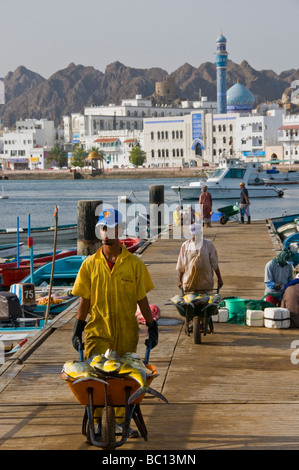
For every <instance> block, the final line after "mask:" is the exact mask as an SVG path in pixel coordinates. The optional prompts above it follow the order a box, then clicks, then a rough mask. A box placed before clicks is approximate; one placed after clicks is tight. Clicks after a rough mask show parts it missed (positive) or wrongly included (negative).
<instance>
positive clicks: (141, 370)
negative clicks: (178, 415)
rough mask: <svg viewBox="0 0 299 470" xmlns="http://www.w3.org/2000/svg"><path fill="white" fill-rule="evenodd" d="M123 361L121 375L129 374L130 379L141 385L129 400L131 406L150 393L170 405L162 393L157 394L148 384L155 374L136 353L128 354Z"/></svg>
mask: <svg viewBox="0 0 299 470" xmlns="http://www.w3.org/2000/svg"><path fill="white" fill-rule="evenodd" d="M121 361H122V362H123V365H122V367H121V369H120V374H121V373H127V374H128V376H129V377H132V378H133V379H135V380H136V381H137V382H138V383H139V384H140V387H139V388H138V389H137V390H136V392H134V393H133V394H132V395H131V396H130V398H129V400H128V404H129V405H130V404H131V403H132V402H133V401H135V400H137V398H139V397H140V396H142V395H144V394H145V393H149V394H150V395H153V396H155V397H157V398H160V399H161V400H163V401H165V402H166V403H168V401H167V399H166V398H165V397H164V396H163V395H162V394H161V393H159V392H157V390H155V389H153V388H152V387H150V386H149V385H148V384H147V377H150V376H151V375H153V374H152V372H151V371H150V370H149V369H148V368H147V367H145V365H144V363H143V362H142V360H141V359H140V357H139V356H138V355H137V354H136V353H126V354H125V355H124V356H123V357H122V358H121Z"/></svg>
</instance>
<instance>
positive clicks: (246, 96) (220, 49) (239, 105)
mask: <svg viewBox="0 0 299 470" xmlns="http://www.w3.org/2000/svg"><path fill="white" fill-rule="evenodd" d="M226 42H227V41H226V38H225V37H224V36H223V34H222V33H221V35H220V36H219V37H218V38H217V41H216V44H217V51H216V70H217V112H218V114H226V113H232V112H236V113H251V112H252V107H253V104H254V101H255V98H254V95H253V94H252V93H251V91H250V90H248V88H246V87H245V86H244V85H241V84H240V83H236V84H235V85H233V86H232V87H231V88H230V89H229V90H227V87H226V67H227V56H228V52H227V50H226Z"/></svg>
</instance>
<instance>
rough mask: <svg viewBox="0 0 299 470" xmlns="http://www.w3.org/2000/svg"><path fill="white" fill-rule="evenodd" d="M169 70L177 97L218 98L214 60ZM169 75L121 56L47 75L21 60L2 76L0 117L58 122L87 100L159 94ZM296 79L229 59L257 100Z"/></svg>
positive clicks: (278, 93)
mask: <svg viewBox="0 0 299 470" xmlns="http://www.w3.org/2000/svg"><path fill="white" fill-rule="evenodd" d="M170 75H171V76H172V77H174V78H175V80H176V87H177V100H180V99H190V100H198V97H199V91H200V92H201V94H202V96H207V97H208V99H209V100H212V101H216V93H217V90H216V66H215V64H212V63H211V62H206V63H204V64H202V65H200V66H199V67H198V68H195V67H192V66H191V65H190V64H184V65H182V66H181V67H179V68H178V69H177V70H175V71H174V72H172V73H171V74H170ZM167 76H168V73H167V72H166V71H165V70H163V69H161V68H150V69H135V68H131V67H127V66H125V65H123V64H121V63H120V62H114V63H112V64H110V65H108V66H107V67H106V70H105V72H104V73H102V72H100V71H98V70H96V69H94V68H93V67H91V66H89V67H86V66H83V65H75V64H73V63H71V64H70V65H69V66H68V67H67V68H65V69H63V70H59V71H58V72H56V73H54V74H53V75H52V76H51V77H50V78H49V79H47V80H46V79H45V78H43V77H42V76H41V75H39V74H37V73H35V72H32V71H30V70H28V69H26V68H25V67H23V66H20V67H18V68H17V69H16V70H15V71H14V72H9V73H8V74H7V75H6V76H5V77H4V78H3V81H4V84H5V100H6V103H5V105H0V119H1V120H2V122H3V125H4V126H6V127H11V126H13V125H14V124H15V122H16V120H19V119H24V118H36V119H41V118H47V119H52V120H54V121H55V123H56V125H59V124H61V123H62V116H63V115H66V114H70V113H77V112H81V113H82V112H83V110H84V107H85V106H90V105H94V106H99V105H104V104H105V105H107V104H109V103H114V104H120V102H121V99H123V98H133V97H135V95H136V94H141V95H142V96H143V97H152V98H155V95H154V92H155V83H156V82H157V81H162V80H163V79H164V78H165V77H167ZM296 79H299V69H298V70H295V69H292V70H289V71H284V72H282V73H281V74H280V75H277V74H276V73H275V72H273V71H272V70H261V71H257V70H255V69H253V68H252V67H251V66H250V65H249V64H248V62H246V61H245V60H244V61H243V62H242V63H241V64H239V65H238V64H236V63H234V62H232V61H229V62H228V66H227V86H228V88H229V87H231V86H232V85H234V84H235V83H236V82H237V81H239V82H240V83H242V84H243V85H245V86H246V87H247V88H248V89H249V90H251V92H252V93H253V94H254V95H255V98H256V101H255V105H258V104H260V103H262V102H273V101H277V100H280V99H281V98H282V95H283V94H284V92H285V91H286V90H287V89H289V87H290V85H291V83H292V81H294V80H296ZM284 96H286V95H284Z"/></svg>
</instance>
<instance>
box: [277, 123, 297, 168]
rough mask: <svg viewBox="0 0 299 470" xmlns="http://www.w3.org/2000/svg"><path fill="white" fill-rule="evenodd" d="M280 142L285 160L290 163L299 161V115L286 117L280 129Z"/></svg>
mask: <svg viewBox="0 0 299 470" xmlns="http://www.w3.org/2000/svg"><path fill="white" fill-rule="evenodd" d="M278 140H279V142H280V143H281V145H282V146H283V149H284V159H285V160H286V161H288V162H290V163H292V162H298V161H299V115H298V114H294V115H288V116H284V118H283V122H282V126H280V127H279V128H278Z"/></svg>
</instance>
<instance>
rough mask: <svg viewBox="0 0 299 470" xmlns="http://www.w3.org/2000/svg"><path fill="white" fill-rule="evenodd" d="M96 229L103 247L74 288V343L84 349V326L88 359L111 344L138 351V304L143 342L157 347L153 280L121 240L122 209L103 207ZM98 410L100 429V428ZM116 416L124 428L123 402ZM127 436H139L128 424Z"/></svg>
mask: <svg viewBox="0 0 299 470" xmlns="http://www.w3.org/2000/svg"><path fill="white" fill-rule="evenodd" d="M97 231H99V234H100V238H101V240H102V246H101V248H99V250H98V251H97V252H96V253H95V254H94V255H92V256H89V257H87V258H86V259H85V260H84V262H83V264H82V266H81V268H80V271H79V273H78V276H77V279H76V282H75V285H74V288H73V290H72V293H73V295H76V296H78V297H80V303H79V307H78V313H77V317H76V323H75V327H74V333H73V338H72V343H73V346H74V347H75V349H77V350H79V349H80V348H81V346H82V334H83V331H84V333H85V342H84V355H85V359H89V358H91V357H92V356H95V355H99V356H100V355H103V354H105V352H106V351H107V350H108V349H110V350H113V351H115V352H116V353H117V354H118V355H119V356H120V357H122V356H124V354H126V353H128V352H131V353H135V352H136V349H137V345H138V339H139V328H138V323H137V321H136V315H135V314H136V308H137V305H138V306H139V308H140V311H141V313H142V315H143V317H144V318H145V320H146V325H147V327H148V335H149V339H147V340H146V341H145V343H146V345H148V344H150V346H151V348H154V347H155V346H156V345H157V344H158V326H157V323H156V321H155V320H153V317H152V312H151V309H150V306H149V302H148V299H147V292H149V291H150V290H152V289H153V288H154V285H153V282H152V280H151V277H150V274H149V272H148V270H147V268H146V266H145V264H144V263H143V261H142V260H140V259H139V258H138V257H137V256H134V255H132V254H131V253H130V252H129V251H128V250H127V249H126V248H125V247H124V246H121V245H120V242H119V236H120V235H121V232H122V231H123V224H122V217H121V214H120V212H118V211H117V210H113V209H109V210H106V211H102V212H101V214H100V216H99V221H98V223H97V226H96V233H97ZM88 314H89V319H88V320H86V319H87V316H88ZM100 411H101V410H99V412H100ZM100 414H101V413H99V419H98V422H99V427H98V429H96V433H97V434H100V432H101V429H100V422H101V420H100ZM94 417H95V418H96V416H95V415H94ZM115 419H116V429H117V430H118V431H119V432H121V431H122V426H123V420H124V410H123V407H119V408H116V409H115ZM129 437H138V432H137V431H135V430H133V429H131V428H130V432H129Z"/></svg>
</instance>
